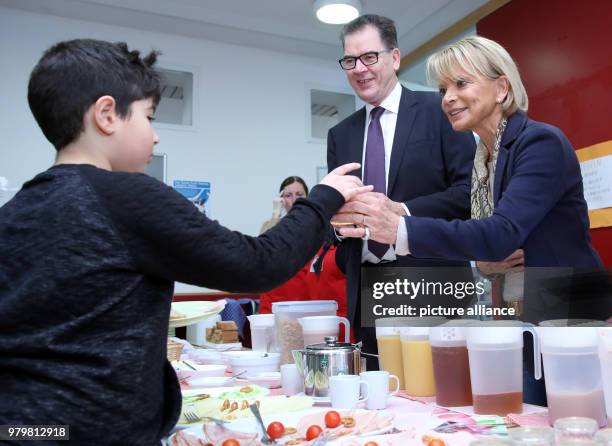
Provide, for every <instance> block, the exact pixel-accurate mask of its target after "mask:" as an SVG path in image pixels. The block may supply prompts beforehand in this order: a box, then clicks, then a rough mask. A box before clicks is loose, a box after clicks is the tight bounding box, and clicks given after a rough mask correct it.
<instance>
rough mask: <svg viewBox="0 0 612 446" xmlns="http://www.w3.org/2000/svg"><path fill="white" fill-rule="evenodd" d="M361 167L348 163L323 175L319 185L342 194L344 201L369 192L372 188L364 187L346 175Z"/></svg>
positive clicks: (357, 164) (357, 179)
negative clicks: (331, 188)
mask: <svg viewBox="0 0 612 446" xmlns="http://www.w3.org/2000/svg"><path fill="white" fill-rule="evenodd" d="M360 167H361V164H359V163H348V164H343V165H342V166H338V167H336V168H335V169H334V170H332V171H331V172H330V173H328V174H327V175H325V177H324V178H323V179H322V180H321V184H325V185H327V186H330V187H333V188H334V189H336V190H337V191H338V192H340V193H341V194H342V196H343V197H344V200H345V201H349V200H350V199H351V198H353V197H355V196H356V195H358V194H361V193H364V192H370V191H371V190H372V189H374V186H364V185H363V183H362V182H361V180H360V179H359V178H357V177H356V176H354V175H347V173H349V172H352V171H353V170H357V169H359V168H360Z"/></svg>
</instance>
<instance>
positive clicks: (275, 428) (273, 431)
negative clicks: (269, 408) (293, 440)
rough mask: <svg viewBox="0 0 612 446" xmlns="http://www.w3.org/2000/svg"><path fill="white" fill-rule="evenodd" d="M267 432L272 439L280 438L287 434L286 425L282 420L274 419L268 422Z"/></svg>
mask: <svg viewBox="0 0 612 446" xmlns="http://www.w3.org/2000/svg"><path fill="white" fill-rule="evenodd" d="M266 432H267V433H268V435H269V436H270V438H271V439H272V440H276V439H277V438H280V437H282V436H283V435H285V426H283V423H281V422H280V421H273V422H271V423H270V424H268V428H267V429H266Z"/></svg>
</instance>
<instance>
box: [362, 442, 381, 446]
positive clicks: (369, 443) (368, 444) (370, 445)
mask: <svg viewBox="0 0 612 446" xmlns="http://www.w3.org/2000/svg"><path fill="white" fill-rule="evenodd" d="M363 446H378V443H376V442H375V441H368V442H367V443H366V444H364V445H363Z"/></svg>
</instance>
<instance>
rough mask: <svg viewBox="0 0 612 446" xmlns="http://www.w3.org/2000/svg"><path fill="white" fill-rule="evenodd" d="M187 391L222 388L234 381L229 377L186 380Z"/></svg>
mask: <svg viewBox="0 0 612 446" xmlns="http://www.w3.org/2000/svg"><path fill="white" fill-rule="evenodd" d="M186 381H187V385H188V386H189V390H191V389H201V388H203V387H224V386H227V385H228V384H231V383H232V381H235V380H234V379H233V378H232V377H231V376H203V377H200V378H187V379H186Z"/></svg>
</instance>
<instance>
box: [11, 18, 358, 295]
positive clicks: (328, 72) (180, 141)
mask: <svg viewBox="0 0 612 446" xmlns="http://www.w3.org/2000/svg"><path fill="white" fill-rule="evenodd" d="M80 37H88V38H96V39H104V40H111V41H118V40H124V41H126V42H127V43H128V45H129V46H130V48H136V49H140V50H142V51H148V50H150V49H152V48H154V49H159V50H161V51H162V52H163V55H162V56H161V58H160V61H159V64H160V66H162V67H167V68H172V69H177V68H178V69H181V68H185V69H187V70H191V69H193V70H194V71H195V79H194V89H195V112H194V128H193V129H188V130H184V129H182V130H181V129H176V128H173V127H172V126H164V125H159V127H158V134H159V136H160V138H161V142H160V143H159V145H158V146H157V148H156V152H160V153H166V154H167V155H168V183H169V184H171V183H172V181H173V180H174V179H193V180H206V181H211V182H212V196H211V199H212V203H211V205H212V211H213V217H214V218H215V219H218V220H219V221H221V222H222V223H223V224H224V225H226V226H228V227H230V228H232V229H236V230H239V231H242V232H245V233H249V234H254V235H255V234H257V232H258V230H259V228H260V226H261V224H262V223H263V221H265V220H266V219H268V218H269V217H270V215H271V212H272V199H273V198H274V197H275V196H276V195H277V193H278V186H279V184H280V182H281V181H282V180H283V179H284V178H285V177H287V176H289V175H299V176H301V177H302V178H304V179H305V180H306V182H307V183H308V185H309V186H312V185H314V184H313V183H314V181H315V179H316V171H315V166H317V165H325V164H326V146H325V144H324V143H323V142H312V141H310V142H309V139H310V138H309V137H308V135H309V131H307V129H306V124H307V122H309V120H308V117H307V113H309V112H310V109H309V101H308V100H306V95H307V94H308V86H310V85H317V86H318V87H325V88H326V89H328V90H335V91H345V92H346V91H348V92H350V89H348V88H349V87H348V86H347V84H346V80H345V77H344V74H343V72H342V71H341V70H340V69H338V67H337V63H336V61H335V60H332V61H326V60H323V59H314V58H307V57H301V56H295V55H288V54H282V53H276V52H272V51H264V50H259V49H253V48H247V47H240V46H234V45H224V44H220V43H217V42H212V41H204V40H197V39H190V38H186V37H181V36H175V35H170V34H161V33H155V32H143V31H141V30H133V29H128V28H122V27H115V26H109V25H103V24H98V23H90V22H85V21H78V20H72V19H64V18H60V17H55V16H47V15H38V14H32V13H28V12H23V11H17V10H12V9H8V8H0V60H2V77H1V79H2V81H1V82H0V98H1V99H2V101H1V102H0V135H2V143H1V144H0V176H5V177H8V178H9V180H10V182H11V184H12V185H16V186H20V185H21V184H22V183H23V182H24V181H27V180H28V179H30V178H32V177H33V176H34V175H35V174H37V173H38V172H40V171H43V170H45V169H47V168H48V167H49V166H50V165H51V164H52V163H53V159H54V156H55V150H54V149H53V147H52V146H51V145H50V144H49V143H48V142H47V141H46V140H45V139H44V136H43V135H42V133H41V131H40V130H39V129H38V127H37V125H36V122H35V121H34V119H33V117H32V115H31V113H30V111H29V108H28V104H27V82H28V77H29V74H30V71H31V70H32V68H33V66H34V65H35V64H36V62H37V61H38V59H39V58H40V56H41V54H42V52H43V51H44V50H45V49H46V48H48V47H49V46H50V45H52V44H53V43H55V42H58V41H60V40H64V39H69V38H80ZM338 52H339V54H341V48H340V47H338ZM186 290H187V289H186V288H181V287H179V288H178V289H177V291H186Z"/></svg>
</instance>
